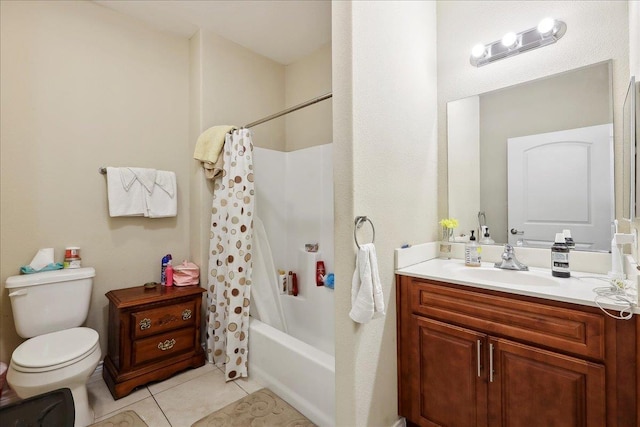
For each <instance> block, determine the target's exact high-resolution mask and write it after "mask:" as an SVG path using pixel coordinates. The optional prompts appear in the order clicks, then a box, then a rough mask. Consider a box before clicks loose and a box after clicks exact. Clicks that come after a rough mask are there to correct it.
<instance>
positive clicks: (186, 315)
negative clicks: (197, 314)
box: [182, 308, 191, 320]
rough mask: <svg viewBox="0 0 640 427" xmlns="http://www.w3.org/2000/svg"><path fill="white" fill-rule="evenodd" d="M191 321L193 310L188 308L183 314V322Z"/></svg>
mask: <svg viewBox="0 0 640 427" xmlns="http://www.w3.org/2000/svg"><path fill="white" fill-rule="evenodd" d="M189 319H191V310H189V309H188V308H185V309H184V311H183V312H182V320H189Z"/></svg>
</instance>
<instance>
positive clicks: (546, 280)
mask: <svg viewBox="0 0 640 427" xmlns="http://www.w3.org/2000/svg"><path fill="white" fill-rule="evenodd" d="M451 270H452V271H451V273H452V276H453V277H458V278H460V279H462V280H465V279H466V280H472V281H475V280H482V281H486V282H492V283H496V284H498V283H499V284H504V285H510V286H518V285H523V286H558V284H559V283H558V281H557V280H556V279H554V278H553V277H550V275H551V272H550V271H536V270H529V271H514V270H503V269H500V268H495V267H485V266H483V267H466V266H464V265H460V264H456V265H455V267H454V268H452V269H451ZM548 275H549V276H548Z"/></svg>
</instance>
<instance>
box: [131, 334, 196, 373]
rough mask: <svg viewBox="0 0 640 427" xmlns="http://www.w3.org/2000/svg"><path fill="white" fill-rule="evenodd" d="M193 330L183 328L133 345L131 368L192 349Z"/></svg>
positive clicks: (138, 341) (144, 339)
mask: <svg viewBox="0 0 640 427" xmlns="http://www.w3.org/2000/svg"><path fill="white" fill-rule="evenodd" d="M194 336H195V330H194V329H193V328H184V329H179V330H177V331H169V332H166V333H164V334H160V335H154V336H152V337H149V338H143V339H141V340H137V341H135V342H134V343H133V363H132V365H133V366H136V365H139V364H141V363H145V362H149V361H151V360H154V359H159V358H166V357H170V356H172V355H174V354H178V353H181V352H185V351H189V350H192V349H193V345H194V341H193V338H194Z"/></svg>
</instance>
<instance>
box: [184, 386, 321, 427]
mask: <svg viewBox="0 0 640 427" xmlns="http://www.w3.org/2000/svg"><path fill="white" fill-rule="evenodd" d="M250 426H269V427H280V426H281V427H312V426H315V424H313V423H312V422H311V421H309V420H308V419H307V418H305V417H304V415H302V414H301V413H300V412H298V411H296V410H295V409H294V408H293V407H292V406H291V405H289V404H288V403H287V402H285V401H284V400H282V399H280V398H279V397H278V396H277V395H276V394H275V393H273V392H272V391H271V390H269V389H268V388H263V389H262V390H258V391H256V392H254V393H251V394H250V395H248V396H245V397H243V398H242V399H240V400H237V401H235V402H233V403H232V404H230V405H227V406H225V407H224V408H222V409H220V410H218V411H216V412H214V413H212V414H209V415H207V416H206V417H204V418H202V419H200V420H199V421H197V422H196V423H194V424H193V425H192V426H191V427H250Z"/></svg>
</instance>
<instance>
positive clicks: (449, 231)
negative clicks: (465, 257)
mask: <svg viewBox="0 0 640 427" xmlns="http://www.w3.org/2000/svg"><path fill="white" fill-rule="evenodd" d="M452 241H453V228H446V227H442V240H440V246H439V252H440V258H441V259H451V242H452Z"/></svg>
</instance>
